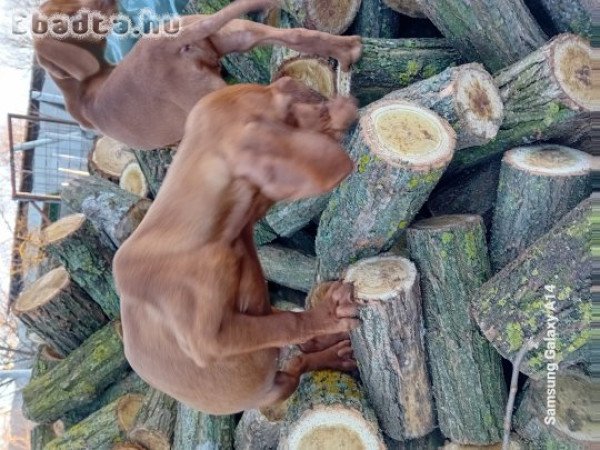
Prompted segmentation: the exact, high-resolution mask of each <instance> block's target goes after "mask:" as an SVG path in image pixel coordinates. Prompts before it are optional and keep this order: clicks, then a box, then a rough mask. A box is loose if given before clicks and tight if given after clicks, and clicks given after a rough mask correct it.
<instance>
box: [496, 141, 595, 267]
mask: <svg viewBox="0 0 600 450" xmlns="http://www.w3.org/2000/svg"><path fill="white" fill-rule="evenodd" d="M521 155H523V156H524V157H528V158H530V159H531V158H537V159H539V163H537V164H536V163H533V164H532V163H527V165H526V166H525V165H524V164H521V163H520V162H519V161H516V160H517V159H520V156H521ZM577 160H579V161H582V162H584V161H585V162H586V164H585V166H586V167H582V166H583V164H577ZM587 161H588V156H587V155H586V154H585V153H583V152H579V151H577V150H573V149H569V148H565V147H559V146H554V145H545V146H536V147H524V148H523V147H522V148H517V149H513V150H511V151H509V152H507V153H505V156H504V159H503V160H502V168H501V170H500V183H499V184H498V196H497V203H496V209H495V210H494V218H493V225H492V230H491V240H490V260H491V263H492V270H493V272H498V271H499V270H500V269H502V268H503V267H504V266H505V265H506V264H508V263H509V262H510V261H512V260H514V259H515V258H516V257H517V256H519V254H520V253H521V252H522V251H523V250H525V249H526V248H527V247H529V246H530V245H531V244H533V242H535V240H536V239H538V238H539V237H540V236H542V235H543V234H544V233H546V232H548V231H549V230H550V228H552V226H553V225H555V224H556V222H558V220H560V218H561V217H563V216H564V215H565V214H566V213H568V212H569V211H571V210H572V209H573V208H574V207H575V206H577V204H578V203H579V202H581V201H582V200H583V199H584V198H586V197H588V196H589V195H590V194H591V190H592V184H591V179H590V164H589V162H587ZM548 164H553V165H552V166H548ZM554 164H555V165H554ZM569 167H571V170H569V172H568V173H564V172H563V171H564V170H567V169H568V168H569ZM538 169H539V171H538ZM545 169H547V170H545Z"/></svg>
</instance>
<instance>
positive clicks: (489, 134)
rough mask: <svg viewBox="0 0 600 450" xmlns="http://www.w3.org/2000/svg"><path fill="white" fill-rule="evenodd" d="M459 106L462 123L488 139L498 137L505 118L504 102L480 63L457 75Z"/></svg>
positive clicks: (457, 103)
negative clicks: (462, 118) (462, 117)
mask: <svg viewBox="0 0 600 450" xmlns="http://www.w3.org/2000/svg"><path fill="white" fill-rule="evenodd" d="M456 108H457V111H459V112H461V113H462V114H461V116H464V121H463V123H461V126H464V127H468V129H469V130H470V132H471V134H473V135H475V136H478V137H480V138H482V140H484V141H485V142H487V141H489V140H490V139H493V138H494V137H496V134H498V130H499V129H500V125H501V124H502V120H503V119H504V104H503V103H502V99H501V97H500V92H499V91H498V88H497V87H496V85H495V84H494V79H493V78H492V76H491V75H490V74H489V73H488V72H487V71H486V70H485V69H484V68H483V66H481V65H479V64H469V65H468V66H465V70H460V71H459V72H458V74H457V78H456Z"/></svg>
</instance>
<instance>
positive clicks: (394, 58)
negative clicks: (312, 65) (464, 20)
mask: <svg viewBox="0 0 600 450" xmlns="http://www.w3.org/2000/svg"><path fill="white" fill-rule="evenodd" d="M362 41H363V51H362V56H361V58H360V59H359V60H358V61H357V62H356V64H354V65H353V66H352V68H351V71H350V81H349V83H350V85H349V93H350V94H352V95H353V96H354V97H356V98H357V99H358V100H359V103H360V104H361V105H366V104H368V103H371V102H374V101H375V100H379V99H380V98H381V97H383V96H384V95H386V94H389V93H390V92H392V91H394V90H396V89H401V88H403V87H406V86H408V85H410V84H412V83H415V82H417V81H421V80H424V79H426V78H429V77H432V76H434V75H435V74H438V73H440V72H441V71H442V70H444V69H446V68H447V67H449V66H452V65H455V64H457V63H458V62H459V61H460V55H459V54H458V52H457V51H456V50H454V49H453V48H452V47H451V46H450V45H449V44H448V41H446V40H445V39H437V38H420V39H375V38H363V40H362ZM339 90H340V93H342V94H345V93H346V92H344V91H343V90H342V88H341V87H340V88H339Z"/></svg>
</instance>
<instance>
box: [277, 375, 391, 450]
mask: <svg viewBox="0 0 600 450" xmlns="http://www.w3.org/2000/svg"><path fill="white" fill-rule="evenodd" d="M288 405H289V406H288V410H287V414H286V417H285V421H284V423H283V426H282V429H281V436H280V441H279V447H278V448H279V449H280V450H296V449H299V448H302V447H299V444H300V443H301V442H302V441H303V439H302V438H304V442H307V441H310V440H312V441H313V447H312V448H315V449H317V448H327V446H326V444H325V443H323V441H322V439H328V440H327V443H328V444H329V445H332V446H333V445H335V444H337V445H338V446H339V447H340V448H352V447H350V445H352V444H354V445H356V444H357V440H359V436H360V437H362V438H363V439H362V444H363V446H360V444H361V442H358V445H359V446H357V447H355V448H368V449H369V450H371V449H372V450H383V449H385V444H384V442H383V437H382V436H381V434H380V432H379V426H378V424H377V418H376V417H375V413H374V412H373V410H372V409H371V407H370V406H369V405H368V403H367V401H366V399H365V397H364V396H363V394H362V392H361V390H360V387H359V385H358V383H357V382H356V381H355V380H354V379H353V378H352V377H351V376H350V375H347V374H345V373H342V372H336V371H331V370H321V371H316V372H310V373H307V374H304V375H303V376H302V378H301V380H300V385H299V386H298V389H297V390H296V392H295V393H294V394H293V396H292V397H291V398H290V400H289V404H288ZM340 423H341V424H342V425H340ZM351 426H352V427H353V428H354V429H351V428H349V427H351ZM323 428H325V430H326V432H325V433H324V432H323V431H321V430H323ZM327 435H329V436H327ZM315 441H316V442H315ZM334 443H335V444H334ZM369 444H370V445H369Z"/></svg>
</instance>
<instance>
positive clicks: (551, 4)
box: [528, 0, 592, 38]
mask: <svg viewBox="0 0 600 450" xmlns="http://www.w3.org/2000/svg"><path fill="white" fill-rule="evenodd" d="M528 6H529V9H531V10H532V11H533V8H536V9H541V10H543V11H544V12H545V13H546V14H547V15H548V18H549V19H550V22H551V23H552V26H553V28H554V30H555V31H556V32H558V33H569V32H570V33H576V34H579V35H582V36H585V37H587V38H591V37H592V20H591V19H592V17H591V8H592V1H591V0H529V1H528Z"/></svg>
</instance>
